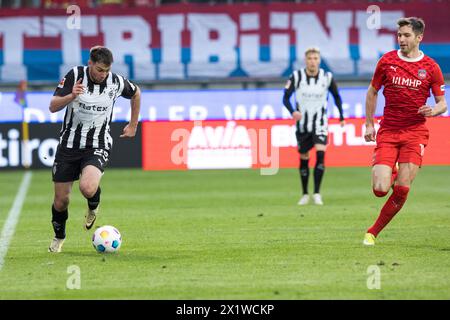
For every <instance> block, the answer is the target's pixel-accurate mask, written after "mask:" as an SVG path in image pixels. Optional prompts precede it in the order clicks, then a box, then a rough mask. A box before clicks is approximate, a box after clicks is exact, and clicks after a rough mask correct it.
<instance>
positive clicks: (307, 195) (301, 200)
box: [298, 194, 309, 206]
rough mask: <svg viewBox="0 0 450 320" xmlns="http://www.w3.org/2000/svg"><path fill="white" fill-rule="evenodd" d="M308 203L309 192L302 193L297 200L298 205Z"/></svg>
mask: <svg viewBox="0 0 450 320" xmlns="http://www.w3.org/2000/svg"><path fill="white" fill-rule="evenodd" d="M308 203H309V194H304V195H303V196H302V197H301V198H300V200H299V201H298V205H299V206H304V205H305V204H308Z"/></svg>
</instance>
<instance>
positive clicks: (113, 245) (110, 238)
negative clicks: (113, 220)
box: [92, 226, 122, 253]
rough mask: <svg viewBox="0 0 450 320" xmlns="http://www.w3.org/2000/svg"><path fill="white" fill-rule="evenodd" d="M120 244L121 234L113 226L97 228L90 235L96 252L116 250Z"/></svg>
mask: <svg viewBox="0 0 450 320" xmlns="http://www.w3.org/2000/svg"><path fill="white" fill-rule="evenodd" d="M121 244H122V236H121V235H120V232H119V230H117V229H116V228H114V227H113V226H103V227H100V228H97V230H95V232H94V235H93V236H92V245H93V246H94V248H95V250H97V252H102V253H103V252H117V251H119V248H120V245H121Z"/></svg>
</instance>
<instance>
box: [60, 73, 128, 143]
mask: <svg viewBox="0 0 450 320" xmlns="http://www.w3.org/2000/svg"><path fill="white" fill-rule="evenodd" d="M79 79H82V81H81V83H82V84H83V86H84V87H85V88H86V90H85V92H84V93H82V94H80V95H79V96H78V97H77V98H76V99H75V100H73V101H72V102H71V103H69V104H68V105H67V108H66V113H65V115H64V121H63V124H62V128H61V133H60V144H61V145H62V146H63V147H66V148H70V149H89V148H99V149H106V150H109V149H111V147H112V143H113V139H112V137H111V135H110V123H111V119H112V115H113V107H114V103H115V101H116V99H117V98H118V97H120V96H122V97H124V98H127V99H131V97H132V96H133V95H134V94H135V92H136V86H135V85H134V84H133V83H132V82H131V81H129V80H128V79H126V78H124V77H122V76H121V75H118V74H115V73H112V72H109V74H108V76H107V77H106V79H105V80H104V81H103V82H102V83H100V84H97V83H94V82H93V81H92V80H91V79H90V77H89V67H87V66H78V67H74V68H72V69H71V70H70V71H69V72H68V73H67V74H66V76H65V77H64V78H63V80H61V82H60V83H59V85H58V87H57V88H56V90H55V92H54V94H53V95H54V96H60V97H64V96H66V95H68V94H70V93H71V92H72V88H73V86H74V84H75V83H76V82H77V81H78V80H79Z"/></svg>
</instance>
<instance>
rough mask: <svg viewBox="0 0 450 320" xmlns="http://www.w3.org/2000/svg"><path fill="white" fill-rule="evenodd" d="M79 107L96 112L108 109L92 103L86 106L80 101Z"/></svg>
mask: <svg viewBox="0 0 450 320" xmlns="http://www.w3.org/2000/svg"><path fill="white" fill-rule="evenodd" d="M80 108H81V109H84V110H88V111H91V110H92V111H97V112H105V111H107V110H108V107H104V106H96V105H92V106H87V105H85V104H84V103H80Z"/></svg>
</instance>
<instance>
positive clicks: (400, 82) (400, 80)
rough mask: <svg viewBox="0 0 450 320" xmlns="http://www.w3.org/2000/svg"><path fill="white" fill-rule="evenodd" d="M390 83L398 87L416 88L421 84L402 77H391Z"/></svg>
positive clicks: (415, 80) (418, 81)
mask: <svg viewBox="0 0 450 320" xmlns="http://www.w3.org/2000/svg"><path fill="white" fill-rule="evenodd" d="M392 83H393V84H396V85H400V86H406V87H412V88H417V87H419V86H420V85H421V84H422V81H420V80H417V79H410V78H404V77H393V78H392Z"/></svg>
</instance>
